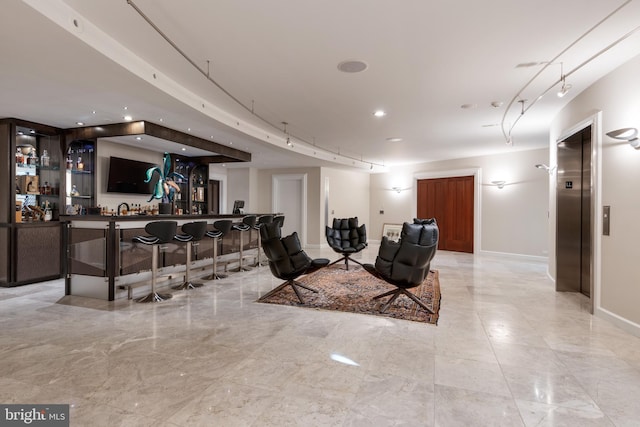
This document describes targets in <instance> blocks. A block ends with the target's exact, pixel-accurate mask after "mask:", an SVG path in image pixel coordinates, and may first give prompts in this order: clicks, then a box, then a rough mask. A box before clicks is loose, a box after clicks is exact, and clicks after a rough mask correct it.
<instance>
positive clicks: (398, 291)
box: [373, 288, 434, 314]
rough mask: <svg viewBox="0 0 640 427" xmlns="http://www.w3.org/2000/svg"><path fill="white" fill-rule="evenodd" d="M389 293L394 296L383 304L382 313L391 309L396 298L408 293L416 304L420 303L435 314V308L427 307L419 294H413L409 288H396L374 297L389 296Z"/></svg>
mask: <svg viewBox="0 0 640 427" xmlns="http://www.w3.org/2000/svg"><path fill="white" fill-rule="evenodd" d="M389 295H393V296H392V297H391V298H390V299H389V301H387V302H386V303H385V305H384V306H382V309H381V310H380V313H384V312H386V311H387V310H388V309H389V307H391V304H392V303H393V302H394V301H395V300H396V298H398V297H399V296H400V295H406V296H407V297H409V298H411V300H413V302H415V303H416V304H418V305H419V306H420V307H422V308H424V309H425V310H426V311H427V312H428V313H430V314H434V311H433V310H431V309H430V308H429V307H427V305H426V304H425V303H424V302H422V301H421V300H420V298H418V297H417V296H415V295H414V294H412V293H411V292H409V291H407V290H406V289H404V288H397V289H394V290H392V291H389V292H385V293H384V294H382V295H378V296H375V297H373V299H378V298H384V297H386V296H389Z"/></svg>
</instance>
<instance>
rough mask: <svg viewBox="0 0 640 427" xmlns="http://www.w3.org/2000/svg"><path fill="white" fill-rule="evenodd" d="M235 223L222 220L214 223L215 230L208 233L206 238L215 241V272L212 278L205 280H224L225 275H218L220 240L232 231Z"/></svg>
mask: <svg viewBox="0 0 640 427" xmlns="http://www.w3.org/2000/svg"><path fill="white" fill-rule="evenodd" d="M232 224H233V221H231V220H230V219H221V220H218V221H214V223H213V230H211V231H207V233H206V236H207V237H210V238H212V239H213V271H212V272H211V275H210V276H207V277H205V280H218V279H224V278H225V277H227V276H225V275H224V274H218V239H222V238H223V237H224V236H225V235H226V234H227V233H229V231H231V225H232Z"/></svg>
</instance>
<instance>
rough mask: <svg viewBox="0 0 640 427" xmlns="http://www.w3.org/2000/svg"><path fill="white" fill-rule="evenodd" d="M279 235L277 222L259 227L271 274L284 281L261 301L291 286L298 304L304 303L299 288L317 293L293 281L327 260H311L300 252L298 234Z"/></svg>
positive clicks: (324, 264) (322, 264) (321, 265)
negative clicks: (298, 301)
mask: <svg viewBox="0 0 640 427" xmlns="http://www.w3.org/2000/svg"><path fill="white" fill-rule="evenodd" d="M281 233H282V229H281V228H280V224H279V223H277V222H271V223H265V224H263V225H262V227H260V237H261V239H262V249H263V251H264V253H265V255H266V256H267V259H268V260H269V268H270V269H271V273H272V274H273V275H274V276H275V277H277V278H279V279H283V280H285V282H284V283H283V284H281V285H280V286H278V287H277V288H275V289H273V290H272V291H270V292H269V293H267V294H266V295H265V296H263V297H262V298H261V299H266V298H268V297H270V296H271V295H273V294H275V293H277V292H279V291H281V290H282V289H284V288H285V287H287V286H291V287H292V288H293V291H294V292H295V293H296V296H297V297H298V299H299V300H300V302H301V303H304V300H303V299H302V295H301V294H300V289H299V288H303V289H306V290H308V291H311V292H316V293H317V292H318V291H317V290H316V289H312V288H310V287H308V286H305V285H303V284H302V283H300V282H298V281H296V280H295V279H297V278H298V277H300V276H302V275H303V274H308V273H311V272H313V271H315V270H318V269H319V268H321V267H324V266H326V265H328V264H329V260H328V259H323V258H319V259H315V260H314V259H311V258H310V257H309V256H308V255H307V254H306V252H305V251H303V250H302V246H301V245H300V239H299V238H298V233H296V232H295V231H294V232H293V233H292V234H290V235H288V236H286V237H281Z"/></svg>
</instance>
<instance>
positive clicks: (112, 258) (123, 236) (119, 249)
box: [60, 214, 268, 301]
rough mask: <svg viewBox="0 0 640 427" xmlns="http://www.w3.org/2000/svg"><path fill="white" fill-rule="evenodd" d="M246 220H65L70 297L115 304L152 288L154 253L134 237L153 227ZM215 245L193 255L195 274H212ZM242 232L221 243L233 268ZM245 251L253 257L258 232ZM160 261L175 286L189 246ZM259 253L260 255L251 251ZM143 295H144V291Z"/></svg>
mask: <svg viewBox="0 0 640 427" xmlns="http://www.w3.org/2000/svg"><path fill="white" fill-rule="evenodd" d="M246 215H256V217H259V216H260V215H268V214H243V215H128V216H102V215H63V216H61V217H60V221H61V222H62V223H63V227H62V228H63V234H64V242H66V243H65V245H64V248H65V250H64V252H65V253H64V255H65V256H64V260H65V261H64V266H63V270H64V277H65V293H66V294H67V295H77V296H85V297H91V298H99V299H105V300H109V301H113V300H114V299H118V298H124V297H126V296H127V294H128V291H127V288H129V287H133V286H136V287H137V285H139V284H145V285H146V283H149V284H150V279H151V247H150V246H148V245H141V244H137V243H134V242H133V241H132V239H133V237H134V236H137V235H146V233H145V230H144V228H145V226H146V225H147V224H148V223H149V222H152V221H167V220H173V221H177V222H178V227H180V226H181V225H183V224H185V223H188V222H193V221H206V222H207V224H208V225H207V228H208V229H212V228H213V223H214V222H215V221H217V220H220V219H231V220H232V221H234V222H239V221H241V219H242V218H243V217H244V216H246ZM213 242H214V239H211V238H208V237H205V238H204V239H202V240H201V241H200V242H199V244H198V245H197V246H196V247H195V249H194V250H193V251H192V254H191V260H192V267H191V268H192V270H193V269H194V268H196V269H198V268H199V269H200V270H201V271H203V274H202V275H206V274H210V273H211V270H212V268H213V267H212V263H213V261H212V257H213V252H214V251H213ZM239 242H240V238H239V232H238V231H231V232H230V233H229V234H227V235H226V236H225V237H224V238H223V239H219V240H218V251H217V253H218V256H219V257H220V258H222V259H226V260H227V261H229V262H230V263H232V262H234V260H237V256H234V255H233V254H235V253H237V252H238V251H239V249H240V243H239ZM243 242H244V244H243V250H244V251H249V250H251V249H256V248H257V246H258V230H250V231H249V232H247V234H246V235H245V237H244V239H243ZM163 246H166V249H165V250H164V251H163V253H162V256H161V257H160V259H159V261H158V268H159V269H161V273H162V274H163V275H164V276H165V278H168V279H169V281H171V280H172V279H173V280H175V281H177V280H179V279H182V277H183V276H184V272H185V258H186V252H185V244H184V243H180V242H174V243H169V244H167V245H163ZM253 252H256V251H253ZM141 291H142V292H144V290H141Z"/></svg>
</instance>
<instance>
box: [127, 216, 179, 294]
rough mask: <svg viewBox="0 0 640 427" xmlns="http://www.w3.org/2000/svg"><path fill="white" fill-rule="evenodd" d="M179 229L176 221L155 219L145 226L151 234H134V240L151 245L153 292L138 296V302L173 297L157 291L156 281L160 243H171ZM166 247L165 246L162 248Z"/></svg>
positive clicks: (145, 229)
mask: <svg viewBox="0 0 640 427" xmlns="http://www.w3.org/2000/svg"><path fill="white" fill-rule="evenodd" d="M177 229H178V223H177V222H176V221H154V222H150V223H148V224H147V225H146V226H145V227H144V231H146V232H147V233H148V234H150V236H134V237H133V239H131V240H132V241H133V242H136V243H142V244H144V245H151V246H152V248H151V293H150V294H149V295H147V296H144V297H142V298H138V299H137V300H136V301H137V302H160V301H164V300H166V299H169V298H171V297H172V295H171V294H159V293H157V292H156V282H157V279H158V252H159V251H160V249H161V248H160V245H163V244H165V243H169V242H171V241H172V240H173V237H174V236H175V235H176V230H177ZM162 249H165V248H162Z"/></svg>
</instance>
